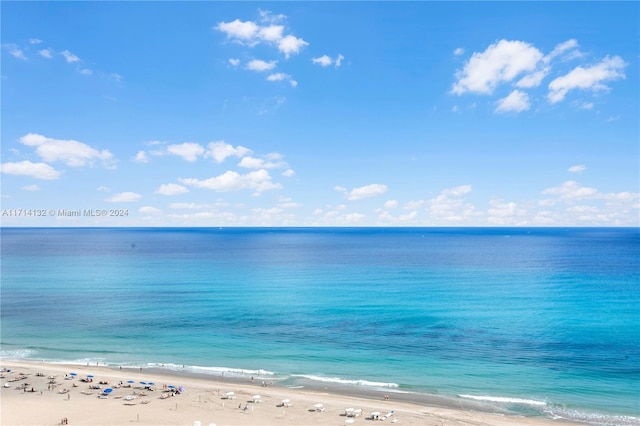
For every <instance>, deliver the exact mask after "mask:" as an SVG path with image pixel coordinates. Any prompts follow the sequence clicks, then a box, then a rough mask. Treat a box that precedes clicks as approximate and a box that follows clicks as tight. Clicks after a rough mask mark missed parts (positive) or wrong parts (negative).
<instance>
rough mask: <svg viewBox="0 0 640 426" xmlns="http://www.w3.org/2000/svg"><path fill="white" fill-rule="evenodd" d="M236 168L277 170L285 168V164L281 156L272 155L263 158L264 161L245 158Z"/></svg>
mask: <svg viewBox="0 0 640 426" xmlns="http://www.w3.org/2000/svg"><path fill="white" fill-rule="evenodd" d="M238 167H244V168H245V169H277V168H284V167H287V163H285V162H284V161H283V160H282V155H280V154H277V153H272V154H269V155H266V156H265V159H262V158H255V157H250V156H246V157H243V158H242V159H241V160H240V162H239V163H238Z"/></svg>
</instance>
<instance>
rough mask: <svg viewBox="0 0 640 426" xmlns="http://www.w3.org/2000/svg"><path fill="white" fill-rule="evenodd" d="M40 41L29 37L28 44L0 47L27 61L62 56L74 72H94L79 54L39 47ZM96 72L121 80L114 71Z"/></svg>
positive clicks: (90, 73)
mask: <svg viewBox="0 0 640 426" xmlns="http://www.w3.org/2000/svg"><path fill="white" fill-rule="evenodd" d="M42 43H43V41H42V40H40V39H37V38H31V39H29V43H28V44H25V45H22V46H19V45H17V44H15V43H5V44H3V45H2V48H4V49H5V50H7V51H8V52H9V54H11V56H13V57H15V58H18V59H21V60H23V61H28V60H29V59H30V58H31V57H33V56H35V57H36V58H38V57H40V58H44V59H49V60H53V59H55V58H56V57H59V58H63V59H64V61H65V62H66V63H68V64H73V65H74V66H75V70H76V72H78V73H79V74H82V75H86V76H90V75H93V74H94V71H93V70H92V69H90V68H87V67H86V66H84V61H83V60H82V59H81V58H80V57H79V56H77V55H75V54H74V53H72V52H71V51H69V50H68V49H65V50H62V51H59V52H56V50H54V49H53V48H51V47H46V48H40V45H41V44H42ZM36 46H37V47H38V50H36V51H35V53H34V54H33V55H31V53H32V52H33V49H35V48H36ZM36 55H37V56H36ZM97 74H98V75H100V76H101V77H104V78H106V79H109V80H112V81H115V82H120V81H121V80H122V76H121V75H119V74H116V73H104V72H97Z"/></svg>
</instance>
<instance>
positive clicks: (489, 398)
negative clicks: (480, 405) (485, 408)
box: [458, 395, 547, 406]
mask: <svg viewBox="0 0 640 426" xmlns="http://www.w3.org/2000/svg"><path fill="white" fill-rule="evenodd" d="M458 396H459V397H460V398H466V399H473V400H476V401H488V402H503V403H507V404H525V405H539V406H544V405H547V403H546V402H544V401H536V400H535V399H522V398H507V397H502V396H483V395H458Z"/></svg>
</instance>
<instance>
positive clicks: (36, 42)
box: [29, 38, 42, 44]
mask: <svg viewBox="0 0 640 426" xmlns="http://www.w3.org/2000/svg"><path fill="white" fill-rule="evenodd" d="M29 43H30V44H40V43H42V40H40V39H39V38H30V39H29Z"/></svg>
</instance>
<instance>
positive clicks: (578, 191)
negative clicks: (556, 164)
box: [542, 180, 598, 202]
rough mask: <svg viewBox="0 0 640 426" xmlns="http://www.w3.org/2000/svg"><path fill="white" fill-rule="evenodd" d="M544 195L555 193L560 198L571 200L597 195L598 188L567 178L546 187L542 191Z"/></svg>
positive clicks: (590, 197)
mask: <svg viewBox="0 0 640 426" xmlns="http://www.w3.org/2000/svg"><path fill="white" fill-rule="evenodd" d="M542 193H543V194H545V195H557V196H558V197H559V198H560V199H561V200H563V201H567V202H573V201H576V200H583V199H592V198H595V197H597V195H598V190H597V189H595V188H589V187H586V186H581V185H580V184H579V183H578V182H576V181H573V180H569V181H566V182H564V183H563V184H562V185H560V186H556V187H552V188H547V189H545V190H544V191H542Z"/></svg>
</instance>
